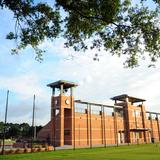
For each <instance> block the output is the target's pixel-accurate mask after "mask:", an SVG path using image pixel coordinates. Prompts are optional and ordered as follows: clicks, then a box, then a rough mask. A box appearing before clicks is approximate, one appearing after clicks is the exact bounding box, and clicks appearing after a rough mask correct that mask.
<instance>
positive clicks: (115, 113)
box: [37, 80, 160, 147]
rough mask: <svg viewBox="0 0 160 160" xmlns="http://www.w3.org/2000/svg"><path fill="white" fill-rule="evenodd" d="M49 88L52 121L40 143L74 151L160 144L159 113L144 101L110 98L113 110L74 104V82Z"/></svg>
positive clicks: (42, 130)
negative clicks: (75, 149) (148, 109)
mask: <svg viewBox="0 0 160 160" xmlns="http://www.w3.org/2000/svg"><path fill="white" fill-rule="evenodd" d="M48 86H49V87H51V88H52V96H51V120H50V122H49V123H48V124H46V125H45V126H44V127H43V128H42V129H41V130H40V132H39V133H38V135H37V138H38V139H39V140H44V141H47V142H49V143H51V144H52V145H54V146H64V145H72V146H74V147H75V146H82V147H83V146H90V147H92V146H94V145H104V146H107V145H111V144H116V145H119V144H125V143H131V144H136V143H138V144H139V143H151V142H156V141H160V113H155V112H149V111H146V109H145V105H144V102H145V100H144V99H140V98H135V97H132V96H129V95H127V94H123V95H119V96H115V97H113V98H111V99H112V100H113V103H114V105H113V106H110V105H105V104H97V103H92V102H85V101H81V100H74V96H73V88H75V87H77V84H75V83H72V82H68V81H63V80H60V81H57V82H54V83H51V84H48ZM58 92H59V93H58ZM57 93H58V94H57Z"/></svg>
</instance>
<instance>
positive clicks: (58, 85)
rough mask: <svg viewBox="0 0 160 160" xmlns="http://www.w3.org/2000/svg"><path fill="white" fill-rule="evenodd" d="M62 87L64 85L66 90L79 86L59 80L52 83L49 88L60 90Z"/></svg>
mask: <svg viewBox="0 0 160 160" xmlns="http://www.w3.org/2000/svg"><path fill="white" fill-rule="evenodd" d="M61 85H63V87H64V89H67V88H71V87H76V86H78V85H77V84H76V83H73V82H69V81H65V80H59V81H56V82H53V83H50V84H48V85H47V86H48V87H51V88H60V87H61Z"/></svg>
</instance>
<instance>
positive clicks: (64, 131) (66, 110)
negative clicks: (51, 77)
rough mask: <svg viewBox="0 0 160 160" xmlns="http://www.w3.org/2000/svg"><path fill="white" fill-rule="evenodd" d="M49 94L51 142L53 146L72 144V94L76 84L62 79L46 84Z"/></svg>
mask: <svg viewBox="0 0 160 160" xmlns="http://www.w3.org/2000/svg"><path fill="white" fill-rule="evenodd" d="M47 86H49V87H51V88H52V96H51V122H52V124H51V128H52V129H51V133H52V136H51V142H52V143H53V145H54V146H63V145H72V144H73V140H72V139H73V125H74V124H73V123H74V122H73V118H74V96H73V88H74V87H76V86H77V84H75V83H73V82H68V81H64V80H59V81H57V82H54V83H51V84H48V85H47Z"/></svg>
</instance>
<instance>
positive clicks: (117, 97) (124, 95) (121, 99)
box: [111, 94, 146, 103]
mask: <svg viewBox="0 0 160 160" xmlns="http://www.w3.org/2000/svg"><path fill="white" fill-rule="evenodd" d="M126 98H128V100H129V102H132V103H136V102H144V101H146V100H145V99H141V98H136V97H131V96H129V95H127V94H122V95H119V96H115V97H113V98H111V99H112V100H118V101H123V102H125V101H126Z"/></svg>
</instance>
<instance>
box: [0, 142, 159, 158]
mask: <svg viewBox="0 0 160 160" xmlns="http://www.w3.org/2000/svg"><path fill="white" fill-rule="evenodd" d="M159 159H160V146H158V147H157V146H156V144H146V145H130V146H121V147H107V148H93V149H76V150H75V151H74V150H58V151H55V152H54V151H52V152H39V153H32V154H17V155H5V156H2V155H0V160H159Z"/></svg>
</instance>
